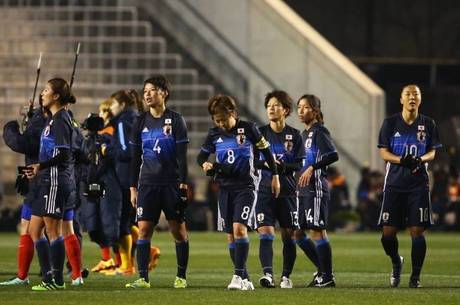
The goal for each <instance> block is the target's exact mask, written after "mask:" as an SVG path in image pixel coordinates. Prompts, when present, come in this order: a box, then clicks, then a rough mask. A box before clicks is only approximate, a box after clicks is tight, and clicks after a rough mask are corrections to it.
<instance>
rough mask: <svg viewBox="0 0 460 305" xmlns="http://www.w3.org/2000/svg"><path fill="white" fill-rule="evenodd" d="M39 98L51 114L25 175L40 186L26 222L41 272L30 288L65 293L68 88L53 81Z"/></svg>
mask: <svg viewBox="0 0 460 305" xmlns="http://www.w3.org/2000/svg"><path fill="white" fill-rule="evenodd" d="M41 96H42V99H43V107H44V108H45V109H47V110H48V111H49V112H50V113H51V117H50V118H49V119H48V121H47V124H46V127H45V129H44V130H43V132H42V135H41V138H40V152H39V163H35V164H31V165H29V167H28V169H26V171H25V173H26V175H27V177H28V178H29V179H32V178H33V177H35V176H36V175H37V174H38V181H39V185H40V191H39V197H38V199H37V200H36V201H35V202H34V204H33V206H32V218H31V220H30V233H31V236H32V239H33V241H34V243H35V248H36V250H37V255H38V259H39V262H40V267H41V272H42V282H41V283H40V284H39V285H36V286H33V287H32V290H36V291H44V290H57V289H65V283H64V278H63V274H62V272H63V271H62V270H63V266H64V259H65V249H64V240H63V238H62V233H61V223H62V218H63V216H64V214H65V212H66V211H65V207H66V200H67V199H68V197H69V195H70V191H71V190H72V189H73V188H74V187H75V186H72V185H70V183H71V181H73V180H72V178H71V175H72V174H73V173H72V162H73V157H72V151H71V149H72V132H73V126H72V121H71V118H70V115H69V113H68V112H67V111H66V110H65V106H66V105H67V104H68V103H69V102H70V99H71V92H70V87H69V85H68V84H67V82H66V81H65V80H63V79H61V78H54V79H51V80H49V81H48V82H47V84H46V87H45V90H43V92H42V94H41ZM43 227H45V228H46V233H47V235H48V239H49V243H48V240H46V239H45V238H41V233H42V229H43ZM50 246H51V247H50ZM51 266H52V268H51Z"/></svg>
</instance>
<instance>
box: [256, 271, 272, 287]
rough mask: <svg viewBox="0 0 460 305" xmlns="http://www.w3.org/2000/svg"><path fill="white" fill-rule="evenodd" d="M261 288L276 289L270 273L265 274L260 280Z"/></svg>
mask: <svg viewBox="0 0 460 305" xmlns="http://www.w3.org/2000/svg"><path fill="white" fill-rule="evenodd" d="M259 283H260V286H262V287H265V288H275V282H274V281H273V275H271V274H270V273H265V275H264V276H262V277H261V278H260V279H259Z"/></svg>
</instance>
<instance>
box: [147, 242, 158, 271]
mask: <svg viewBox="0 0 460 305" xmlns="http://www.w3.org/2000/svg"><path fill="white" fill-rule="evenodd" d="M159 258H160V248H157V247H151V248H150V262H149V271H152V269H153V268H155V267H156V266H157V265H158V259H159Z"/></svg>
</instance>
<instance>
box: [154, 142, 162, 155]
mask: <svg viewBox="0 0 460 305" xmlns="http://www.w3.org/2000/svg"><path fill="white" fill-rule="evenodd" d="M153 151H154V152H156V153H157V154H159V153H160V152H161V147H160V139H156V140H155V145H153Z"/></svg>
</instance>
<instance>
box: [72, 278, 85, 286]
mask: <svg viewBox="0 0 460 305" xmlns="http://www.w3.org/2000/svg"><path fill="white" fill-rule="evenodd" d="M71 285H72V286H81V285H83V277H77V278H76V279H74V280H72V284H71Z"/></svg>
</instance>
